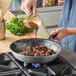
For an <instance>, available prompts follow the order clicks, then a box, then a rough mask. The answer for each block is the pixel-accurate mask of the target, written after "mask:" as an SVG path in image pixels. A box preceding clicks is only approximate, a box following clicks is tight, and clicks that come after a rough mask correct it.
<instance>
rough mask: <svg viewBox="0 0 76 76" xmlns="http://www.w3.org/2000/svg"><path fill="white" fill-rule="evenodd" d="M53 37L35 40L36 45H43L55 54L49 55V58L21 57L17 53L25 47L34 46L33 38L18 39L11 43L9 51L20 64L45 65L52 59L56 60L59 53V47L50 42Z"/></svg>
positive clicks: (54, 42) (55, 43) (57, 44)
mask: <svg viewBox="0 0 76 76" xmlns="http://www.w3.org/2000/svg"><path fill="white" fill-rule="evenodd" d="M54 37H55V36H49V38H50V39H44V38H37V39H36V40H37V41H36V45H37V46H39V45H44V46H46V47H47V48H48V49H53V51H55V54H53V55H49V56H36V57H34V56H26V55H21V54H19V53H18V52H19V51H20V50H22V49H24V48H26V46H28V45H29V44H30V45H33V46H35V38H25V39H20V40H16V41H14V42H13V43H11V44H10V49H11V52H12V54H13V55H14V57H15V58H16V59H18V60H20V61H22V62H26V63H46V62H50V61H52V60H54V59H56V58H57V56H58V55H59V53H60V51H61V45H60V44H59V43H57V42H56V41H53V40H51V39H52V38H54Z"/></svg>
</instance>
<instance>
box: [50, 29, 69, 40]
mask: <svg viewBox="0 0 76 76" xmlns="http://www.w3.org/2000/svg"><path fill="white" fill-rule="evenodd" d="M50 34H51V35H55V34H57V36H56V37H55V38H54V39H53V40H58V41H60V40H62V39H63V38H64V37H66V36H68V35H69V31H68V28H59V29H55V30H53V31H52V32H51V33H50Z"/></svg>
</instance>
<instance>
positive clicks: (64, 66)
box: [0, 53, 76, 76]
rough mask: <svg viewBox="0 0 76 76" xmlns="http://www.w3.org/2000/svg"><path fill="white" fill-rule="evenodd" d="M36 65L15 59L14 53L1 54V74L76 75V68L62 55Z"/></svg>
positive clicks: (15, 75)
mask: <svg viewBox="0 0 76 76" xmlns="http://www.w3.org/2000/svg"><path fill="white" fill-rule="evenodd" d="M40 65H41V66H40V67H37V68H36V67H34V66H32V64H28V65H27V66H24V63H23V62H21V61H19V60H17V59H15V58H14V56H13V55H12V53H7V54H5V53H2V54H0V76H76V70H75V69H74V68H73V67H72V66H71V65H69V64H68V63H67V62H66V61H65V60H64V59H63V58H62V57H60V56H59V57H58V58H57V59H55V60H53V61H51V62H49V63H44V64H40Z"/></svg>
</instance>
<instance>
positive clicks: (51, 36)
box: [48, 34, 58, 39]
mask: <svg viewBox="0 0 76 76" xmlns="http://www.w3.org/2000/svg"><path fill="white" fill-rule="evenodd" d="M57 35H58V34H55V35H49V38H48V39H54V38H55V37H56V36H57Z"/></svg>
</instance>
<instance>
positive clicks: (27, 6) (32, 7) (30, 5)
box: [21, 0, 36, 15]
mask: <svg viewBox="0 0 76 76" xmlns="http://www.w3.org/2000/svg"><path fill="white" fill-rule="evenodd" d="M21 9H22V10H23V11H24V12H25V13H26V14H30V13H33V14H34V15H36V1H35V0H22V5H21Z"/></svg>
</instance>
